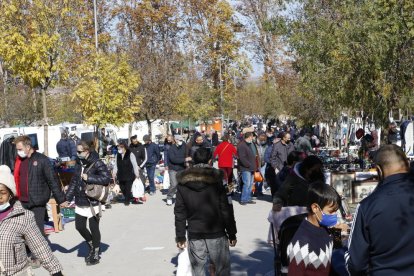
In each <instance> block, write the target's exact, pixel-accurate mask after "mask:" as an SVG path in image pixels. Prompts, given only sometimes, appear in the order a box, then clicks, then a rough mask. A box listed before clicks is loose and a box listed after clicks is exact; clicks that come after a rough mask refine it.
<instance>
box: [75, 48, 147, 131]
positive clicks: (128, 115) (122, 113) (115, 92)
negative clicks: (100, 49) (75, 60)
mask: <svg viewBox="0 0 414 276" xmlns="http://www.w3.org/2000/svg"><path fill="white" fill-rule="evenodd" d="M79 76H80V80H79V82H78V85H77V86H76V87H75V89H74V94H73V99H75V98H76V99H77V100H78V101H79V102H80V105H79V106H78V111H80V112H82V114H83V116H84V118H86V123H88V124H96V125H103V124H114V125H121V124H124V123H128V122H131V121H133V120H134V114H135V113H137V112H139V109H140V105H141V102H142V99H141V98H140V97H136V96H135V90H136V89H137V88H138V86H139V84H140V78H139V75H138V74H137V73H136V72H134V71H133V69H132V68H131V66H129V64H128V62H127V58H126V56H116V55H113V54H108V55H105V54H102V53H100V54H97V55H95V56H94V57H93V60H88V61H84V63H83V64H82V65H81V66H80V67H79Z"/></svg>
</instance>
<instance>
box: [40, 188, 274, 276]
mask: <svg viewBox="0 0 414 276" xmlns="http://www.w3.org/2000/svg"><path fill="white" fill-rule="evenodd" d="M147 199H148V200H147V202H146V203H145V204H142V205H132V204H131V205H130V206H124V204H123V203H116V204H112V208H111V209H108V210H106V211H105V212H104V213H103V217H102V219H101V222H100V228H101V235H102V245H101V250H102V255H101V257H102V259H101V261H100V263H99V264H98V265H95V266H86V265H85V261H84V256H86V255H87V246H86V243H85V242H84V241H83V240H82V237H81V236H80V235H79V233H78V232H77V231H76V229H75V223H74V222H69V223H67V224H65V230H64V231H62V232H60V233H53V234H51V235H50V236H49V241H50V243H51V248H52V250H53V252H54V254H55V256H56V257H57V258H58V259H59V261H60V262H61V264H62V265H63V267H64V274H65V275H69V276H95V275H96V276H98V275H122V276H124V275H125V276H129V275H131V276H132V275H155V276H170V275H175V273H176V270H177V256H178V253H179V252H178V249H177V247H176V244H175V241H174V239H175V229H174V207H173V206H167V205H166V203H165V195H162V193H161V192H160V191H157V193H156V195H154V196H149V195H147ZM237 199H238V195H235V196H234V200H233V204H234V212H235V218H236V224H237V230H238V234H237V239H238V242H237V245H236V247H233V248H231V249H230V254H231V270H232V272H231V275H237V276H238V275H243V276H244V275H248V276H253V275H254V276H261V275H266V276H268V275H274V272H273V256H274V254H273V248H272V247H271V246H269V245H268V244H267V235H268V229H269V223H268V222H267V216H268V213H269V211H270V209H271V203H270V200H271V197H270V195H268V194H265V195H264V196H263V197H260V198H258V199H257V200H256V202H257V204H248V205H245V206H242V205H240V204H239V203H238V201H236V200H237ZM35 274H36V275H40V276H46V275H49V274H48V272H47V271H46V270H44V269H43V268H38V269H36V270H35Z"/></svg>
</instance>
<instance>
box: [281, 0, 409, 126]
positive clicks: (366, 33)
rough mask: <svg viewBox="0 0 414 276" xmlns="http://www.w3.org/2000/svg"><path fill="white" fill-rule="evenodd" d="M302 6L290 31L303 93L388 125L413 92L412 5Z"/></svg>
mask: <svg viewBox="0 0 414 276" xmlns="http://www.w3.org/2000/svg"><path fill="white" fill-rule="evenodd" d="M301 2H302V3H303V9H302V11H301V12H302V13H301V14H300V16H298V17H297V18H294V19H293V20H291V21H290V22H289V24H288V28H286V30H289V32H288V33H287V36H288V41H289V43H290V45H291V47H292V50H293V52H294V53H295V57H296V60H295V68H296V69H297V71H298V73H299V74H300V84H301V88H300V90H301V91H302V92H304V93H307V94H308V95H314V96H315V98H318V97H321V98H322V99H323V100H324V102H325V106H324V108H327V109H328V110H332V108H334V109H342V110H343V109H345V110H348V109H350V110H358V111H361V110H362V111H364V114H369V115H373V116H374V117H375V118H376V119H377V120H378V121H380V122H385V121H386V119H387V117H388V112H389V111H390V110H392V109H395V108H397V107H399V106H400V105H401V99H403V98H404V97H405V96H406V95H409V94H410V93H411V91H412V89H413V82H412V80H413V77H414V64H413V63H412V56H413V54H414V52H413V51H414V47H413V41H414V40H413V38H414V37H413V35H414V19H413V17H412V16H411V15H412V13H413V12H414V3H412V2H410V1H384V0H375V1H368V0H366V1H351V0H349V1H348V0H347V1H301ZM329 108H330V109H329Z"/></svg>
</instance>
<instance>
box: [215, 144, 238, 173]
mask: <svg viewBox="0 0 414 276" xmlns="http://www.w3.org/2000/svg"><path fill="white" fill-rule="evenodd" d="M233 156H237V149H236V147H235V146H233V145H232V144H231V143H229V142H222V143H220V144H219V145H218V146H217V148H216V150H215V151H214V154H213V157H214V158H218V166H219V168H233Z"/></svg>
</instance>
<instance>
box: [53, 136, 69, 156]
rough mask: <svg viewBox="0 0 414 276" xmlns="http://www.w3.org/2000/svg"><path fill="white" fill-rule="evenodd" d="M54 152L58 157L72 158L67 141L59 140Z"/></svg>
mask: <svg viewBox="0 0 414 276" xmlns="http://www.w3.org/2000/svg"><path fill="white" fill-rule="evenodd" d="M56 151H57V153H58V155H59V157H61V158H62V157H69V158H72V149H71V147H70V142H69V140H68V139H60V140H59V142H57V144H56Z"/></svg>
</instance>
